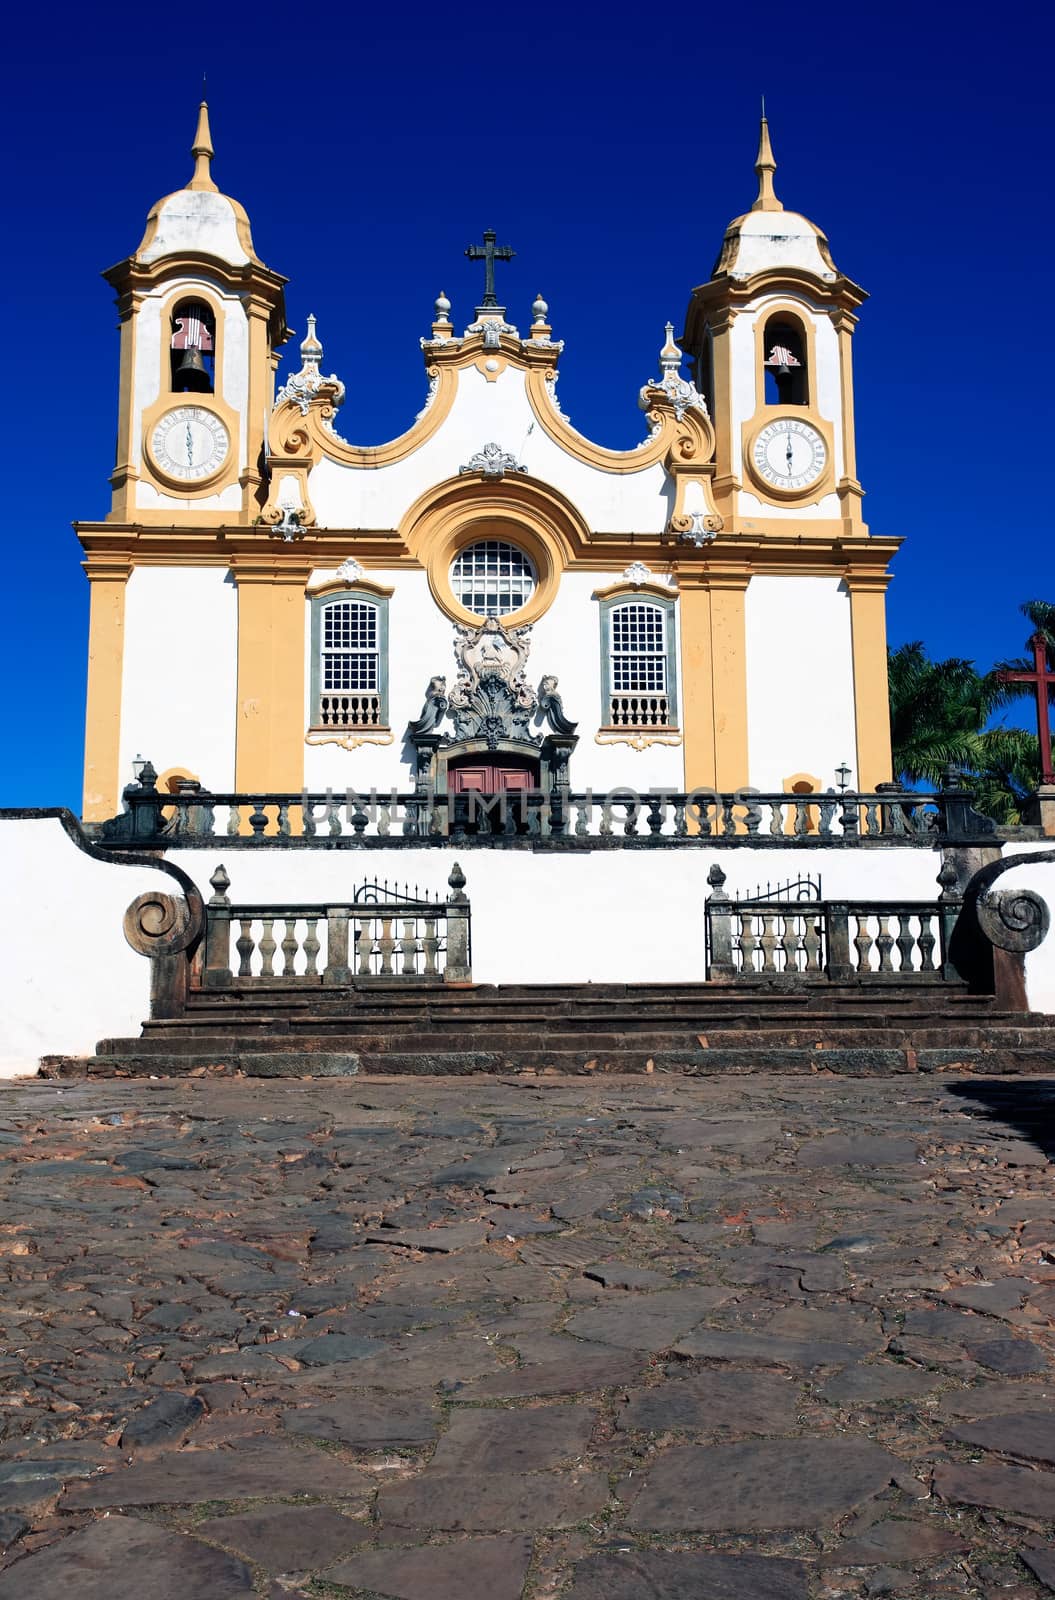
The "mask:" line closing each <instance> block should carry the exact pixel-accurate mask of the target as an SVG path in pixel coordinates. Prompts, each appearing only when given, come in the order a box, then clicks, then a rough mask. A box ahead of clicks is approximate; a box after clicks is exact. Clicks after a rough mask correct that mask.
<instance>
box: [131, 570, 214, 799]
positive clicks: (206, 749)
mask: <svg viewBox="0 0 1055 1600" xmlns="http://www.w3.org/2000/svg"><path fill="white" fill-rule="evenodd" d="M237 657H238V591H237V589H236V588H235V586H234V584H233V583H232V582H230V581H229V579H228V574H227V572H226V571H225V570H224V569H223V568H220V567H135V568H134V569H133V571H132V574H131V576H130V577H129V580H128V588H127V593H126V596H125V653H124V666H123V674H122V682H121V742H120V751H121V756H120V771H121V782H122V784H124V783H130V782H131V781H132V760H133V757H134V756H136V755H139V754H141V755H145V756H148V757H149V758H150V760H151V761H153V763H154V766H155V767H156V768H157V770H158V772H163V771H164V770H165V769H166V768H167V767H176V766H179V767H187V768H188V769H189V770H190V771H191V772H193V773H196V774H197V776H198V777H199V778H200V779H201V781H202V783H203V784H204V785H205V786H206V787H207V788H209V789H213V790H220V791H222V790H225V789H232V788H233V787H234V741H235V706H236V698H237Z"/></svg>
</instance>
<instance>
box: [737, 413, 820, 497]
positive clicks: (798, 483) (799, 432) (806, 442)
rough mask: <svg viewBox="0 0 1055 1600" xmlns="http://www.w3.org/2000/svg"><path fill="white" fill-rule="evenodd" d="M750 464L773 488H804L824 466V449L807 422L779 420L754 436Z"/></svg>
mask: <svg viewBox="0 0 1055 1600" xmlns="http://www.w3.org/2000/svg"><path fill="white" fill-rule="evenodd" d="M751 464H752V466H753V467H754V470H755V472H756V473H757V474H758V476H759V477H760V478H762V479H764V481H765V482H766V483H771V484H772V485H773V487H774V488H775V489H791V490H796V489H808V488H809V487H810V485H811V484H813V483H816V482H817V480H818V478H820V477H821V475H822V474H823V472H824V469H825V467H826V466H827V464H828V446H827V445H826V444H825V442H824V439H823V437H822V435H821V434H820V432H819V431H818V429H816V428H815V427H813V426H812V424H811V423H809V422H800V421H799V419H798V418H797V417H779V418H778V419H777V420H776V421H775V422H770V423H767V424H766V426H765V427H764V428H763V429H762V430H761V431H760V432H759V433H758V434H757V435H756V436H755V442H754V444H753V446H752V447H751Z"/></svg>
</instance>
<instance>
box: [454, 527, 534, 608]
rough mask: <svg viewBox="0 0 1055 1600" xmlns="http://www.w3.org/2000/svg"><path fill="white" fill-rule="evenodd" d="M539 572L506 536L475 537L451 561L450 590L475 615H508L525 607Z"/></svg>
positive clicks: (529, 559)
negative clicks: (502, 537)
mask: <svg viewBox="0 0 1055 1600" xmlns="http://www.w3.org/2000/svg"><path fill="white" fill-rule="evenodd" d="M537 582H538V574H537V573H536V571H535V564H534V562H533V561H532V560H531V557H530V556H527V555H525V554H524V552H523V550H518V549H517V547H516V545H515V544H508V543H507V542H506V540H505V539H478V540H477V541H476V543H475V544H469V545H466V547H465V549H464V550H461V551H459V553H458V554H457V555H456V556H455V558H454V560H453V561H452V563H451V589H452V590H453V591H454V597H455V599H456V600H457V601H458V602H459V604H460V605H463V606H464V607H465V609H466V611H471V612H472V613H473V615H474V616H477V617H508V616H509V615H510V614H511V613H512V612H514V611H519V610H520V608H521V606H526V605H527V603H528V601H529V600H530V599H531V596H532V595H533V594H534V592H535V585H536V583H537Z"/></svg>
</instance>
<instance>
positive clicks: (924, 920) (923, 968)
mask: <svg viewBox="0 0 1055 1600" xmlns="http://www.w3.org/2000/svg"><path fill="white" fill-rule="evenodd" d="M937 942H938V941H937V939H936V938H935V935H934V913H933V911H924V912H921V913H920V918H919V936H918V938H917V939H916V948H917V949H918V950H919V971H920V972H933V971H934V970H935V968H934V946H935V945H936V944H937Z"/></svg>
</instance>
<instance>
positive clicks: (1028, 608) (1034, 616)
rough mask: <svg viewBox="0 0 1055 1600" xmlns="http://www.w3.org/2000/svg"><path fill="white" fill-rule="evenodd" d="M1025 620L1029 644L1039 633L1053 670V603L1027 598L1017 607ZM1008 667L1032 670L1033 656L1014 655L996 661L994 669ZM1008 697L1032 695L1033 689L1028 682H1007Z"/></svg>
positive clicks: (1053, 691)
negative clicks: (1028, 631) (1007, 658)
mask: <svg viewBox="0 0 1055 1600" xmlns="http://www.w3.org/2000/svg"><path fill="white" fill-rule="evenodd" d="M1018 609H1019V610H1020V611H1021V613H1022V615H1023V616H1024V617H1025V618H1026V621H1027V622H1028V623H1029V624H1030V635H1029V644H1030V647H1031V649H1032V642H1033V640H1034V639H1035V638H1036V636H1037V634H1038V633H1039V634H1040V636H1041V638H1042V639H1043V640H1044V654H1045V656H1046V657H1047V663H1048V668H1049V670H1051V671H1055V605H1053V604H1052V603H1051V601H1050V600H1027V601H1026V602H1025V604H1024V605H1021V606H1019V608H1018ZM1008 669H1010V671H1012V672H1032V671H1033V656H1032V654H1030V655H1028V656H1016V657H1015V659H1014V660H1013V661H998V662H997V664H996V667H995V669H994V670H995V671H997V672H1003V671H1007V670H1008ZM1007 687H1008V690H1009V693H1008V699H1009V700H1018V699H1021V698H1022V697H1023V696H1026V695H1028V696H1029V698H1030V699H1032V698H1033V696H1034V690H1033V688H1032V687H1031V685H1030V684H1028V683H1011V684H1008V686H1007ZM1050 698H1053V699H1055V690H1052V691H1051V695H1050Z"/></svg>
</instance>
